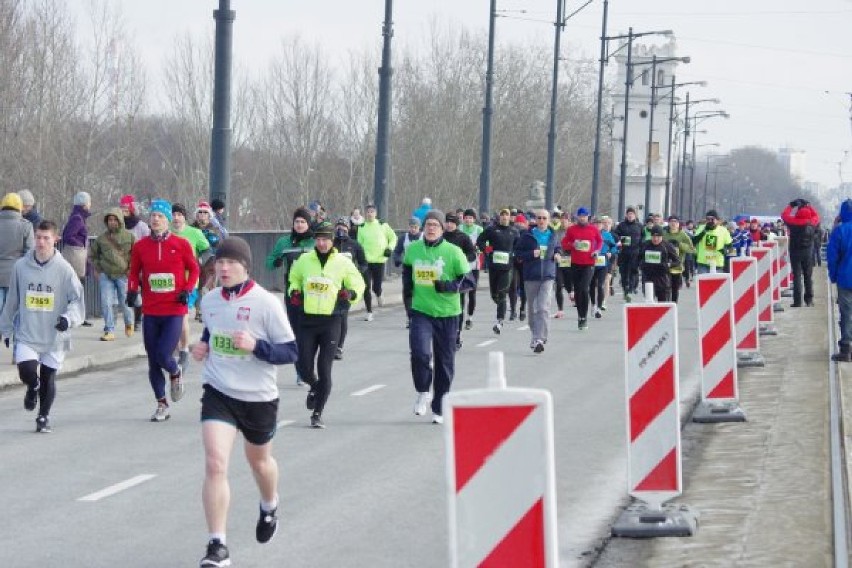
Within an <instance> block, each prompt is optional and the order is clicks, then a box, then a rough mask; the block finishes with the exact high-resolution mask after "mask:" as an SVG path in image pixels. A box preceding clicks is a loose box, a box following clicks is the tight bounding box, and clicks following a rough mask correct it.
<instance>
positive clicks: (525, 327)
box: [518, 325, 530, 331]
mask: <svg viewBox="0 0 852 568" xmlns="http://www.w3.org/2000/svg"><path fill="white" fill-rule="evenodd" d="M529 328H530V326H528V325H522V326H521V327H519V328H518V331H527V330H528V329H529Z"/></svg>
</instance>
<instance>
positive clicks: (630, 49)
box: [592, 27, 672, 214]
mask: <svg viewBox="0 0 852 568" xmlns="http://www.w3.org/2000/svg"><path fill="white" fill-rule="evenodd" d="M648 35H664V36H671V35H672V31H671V30H661V31H652V32H639V33H633V28H632V27H631V28H629V29H628V32H627V35H623V34H622V35H615V36H606V35H604V36H603V37H601V42H602V43H603V44H605V45H604V47H602V48H601V53H602V54H604V52H605V51H606V49H605V46H608V45H609V44H608V42H609V41H610V40H614V39H626V40H627V41H626V42H625V43H624V44H623V45H622V46H621V47H619V48H618V49H617V50H616V51H614V52H613V53H610V54H608V55H606V56H605V57H602V59H604V60H608V59H609V58H610V57H612V56H613V55H615V54H616V53H618V52H619V51H621V49H623V48H624V47H625V46H626V47H627V62H626V64H625V69H624V74H625V81H624V119H623V120H624V124H623V135H622V142H621V167H620V170H621V176H620V179H619V180H618V210H619V212H621V211H623V210H624V191H625V177H626V172H627V123H628V111H629V110H630V87H631V85H632V83H633V81H632V77H631V69H630V67H631V64H632V60H633V40H634V39H636V38H639V37H644V36H648ZM600 73H601V74H602V73H603V65H601V69H600ZM598 83H599V88H598V93H600V89H601V88H602V85H603V82H602V80H601V79H600V78H599V81H598ZM600 100H601V99H600V96H598V122H599V123H600V104H601V103H600ZM596 130H597V134H596V136H595V147H599V144H600V124H598V127H597V129H596ZM595 174H597V166H595ZM592 179H593V182H594V179H595V178H594V176H593V178H592ZM597 194H598V188H597V187H596V186H595V184H594V183H593V184H592V204H593V205H592V212H594V211H595V205H596V204H597V202H598V195H597ZM619 214H620V213H619Z"/></svg>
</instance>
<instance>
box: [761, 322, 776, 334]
mask: <svg viewBox="0 0 852 568" xmlns="http://www.w3.org/2000/svg"><path fill="white" fill-rule="evenodd" d="M757 333H758V335H778V328H776V327H775V324H774V323H762V324H760V328H759V329H758V331H757Z"/></svg>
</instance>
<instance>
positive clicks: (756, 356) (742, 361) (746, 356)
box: [737, 351, 766, 367]
mask: <svg viewBox="0 0 852 568" xmlns="http://www.w3.org/2000/svg"><path fill="white" fill-rule="evenodd" d="M765 366H766V359H764V358H763V355H761V354H760V353H758V352H757V351H749V352H746V353H737V367H765Z"/></svg>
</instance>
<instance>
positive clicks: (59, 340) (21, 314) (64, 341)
mask: <svg viewBox="0 0 852 568" xmlns="http://www.w3.org/2000/svg"><path fill="white" fill-rule="evenodd" d="M58 241H59V230H58V229H57V227H56V223H54V222H53V221H41V222H40V223H39V225H38V227H37V228H36V231H35V248H34V249H33V250H32V251H29V252H27V253H26V254H25V255H24V256H23V257H22V258H20V259H18V260H17V262H15V264H14V266H13V267H12V274H11V276H10V279H9V292H8V295H7V297H6V304H5V305H4V306H3V311H2V313H0V336H2V337H4V338H5V344H6V347H9V338H10V337H12V336H13V335H14V338H15V343H14V351H13V355H14V360H15V363H17V365H18V376H19V377H20V379H21V382H22V383H24V384H25V385H27V391H26V394H25V395H24V408H25V409H27V410H35V407H36V404H38V407H39V408H38V416H37V417H36V430H35V431H36V432H41V433H44V434H47V433H50V432H52V431H53V430H52V426H51V424H50V410H51V408H52V406H53V401H54V399H55V398H56V373H57V372H59V369H60V368H61V367H62V362H63V360H64V359H65V352H66V351H68V350H69V349H70V343H71V342H70V338H69V334H68V330H69V329H70V328H72V327H77V326H78V325H80V324H81V323H82V322H83V317H84V315H85V313H86V308H85V305H84V303H83V286H82V284H80V280H79V278H78V277H77V275H76V273H75V272H74V269H73V268H72V267H71V265H70V264H69V263H68V262H67V261H66V260H65V259H64V258H62V255H61V254H59V253H58V252H57V251H56V248H55V246H56V243H57V242H58Z"/></svg>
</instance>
